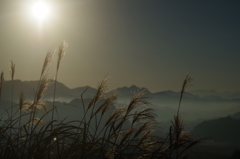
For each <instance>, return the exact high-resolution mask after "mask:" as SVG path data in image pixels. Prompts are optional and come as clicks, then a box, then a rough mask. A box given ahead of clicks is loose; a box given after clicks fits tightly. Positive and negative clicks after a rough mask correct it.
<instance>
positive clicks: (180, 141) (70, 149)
mask: <svg viewBox="0 0 240 159" xmlns="http://www.w3.org/2000/svg"><path fill="white" fill-rule="evenodd" d="M66 48H67V43H66V42H63V43H62V44H61V45H60V48H59V52H58V59H57V69H56V75H55V80H54V96H53V105H52V108H51V109H49V107H48V106H47V104H46V103H45V102H44V101H41V99H42V97H43V96H44V95H45V92H46V90H47V89H48V87H49V85H50V84H52V83H51V82H50V81H51V80H50V79H49V78H48V71H47V70H48V67H49V65H50V64H51V63H52V62H53V59H54V58H53V55H54V51H52V50H51V51H49V52H48V53H47V55H46V58H45V60H44V64H43V67H42V71H41V74H40V79H39V83H38V86H37V88H36V92H35V95H34V99H33V101H25V98H26V97H25V95H24V91H21V92H20V93H19V103H18V109H17V111H15V112H13V110H14V109H13V104H11V107H10V108H8V109H5V111H6V112H5V113H7V114H9V118H8V119H7V120H3V121H1V125H0V158H29V159H30V158H31V159H32V158H34V159H38V158H39V159H43V158H71V159H72V158H109V159H113V158H163V159H165V158H166V159H169V158H184V157H186V151H187V150H189V149H190V148H191V147H192V146H194V145H195V144H198V143H199V142H200V140H193V139H192V138H191V133H190V132H184V123H183V120H182V118H181V116H180V113H179V110H180V104H181V100H182V95H183V93H184V91H185V89H186V86H187V85H188V84H189V82H190V81H191V77H190V75H187V76H186V78H185V79H184V82H183V86H182V90H181V96H180V101H179V107H178V111H177V115H176V116H174V119H173V121H172V126H171V127H170V129H169V133H168V135H167V136H166V138H165V139H164V140H159V139H158V138H157V122H156V120H155V116H156V115H155V114H154V110H153V109H152V108H151V107H150V102H149V98H148V97H146V96H145V91H144V90H143V91H137V92H135V94H134V96H133V97H132V99H131V100H130V101H129V104H128V105H126V106H122V107H119V108H117V109H116V110H114V111H113V112H112V114H111V115H110V116H109V117H108V118H107V120H104V117H105V115H106V114H107V112H108V111H110V110H111V109H110V108H111V107H113V106H114V104H115V103H116V102H117V99H118V97H119V94H118V92H116V91H115V92H112V93H111V94H107V90H108V79H107V78H105V79H103V80H102V81H101V82H100V83H99V85H98V88H97V91H96V93H95V95H94V96H93V97H92V99H91V101H90V102H89V104H88V105H86V103H84V100H83V95H84V93H85V91H87V90H85V91H84V92H83V93H82V94H81V99H82V100H81V101H82V102H81V103H79V105H81V106H82V108H83V110H82V112H84V113H83V114H84V115H83V116H79V119H78V120H76V121H70V122H65V120H62V121H59V120H55V115H54V112H55V111H57V108H56V106H55V94H56V82H57V76H58V71H59V66H60V63H61V61H62V59H63V56H64V55H65V52H66ZM14 72H15V65H14V64H13V63H12V62H11V65H10V73H11V79H12V81H13V77H14ZM3 81H4V78H3V73H1V78H0V97H1V88H2V85H3ZM12 87H13V85H12ZM12 93H13V92H12ZM0 99H1V98H0ZM100 101H103V102H100ZM140 108H141V109H140ZM9 110H10V113H9ZM66 111H67V108H66ZM46 116H51V121H44V119H45V117H46ZM105 118H106V117H105ZM26 121H27V122H26Z"/></svg>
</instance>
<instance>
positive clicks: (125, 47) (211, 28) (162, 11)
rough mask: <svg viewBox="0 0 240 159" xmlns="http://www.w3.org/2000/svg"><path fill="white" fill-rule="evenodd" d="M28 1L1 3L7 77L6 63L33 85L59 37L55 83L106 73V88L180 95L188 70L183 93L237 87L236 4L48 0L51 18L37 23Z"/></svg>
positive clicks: (239, 5) (239, 28)
mask: <svg viewBox="0 0 240 159" xmlns="http://www.w3.org/2000/svg"><path fill="white" fill-rule="evenodd" d="M35 1H36V0H35ZM32 2H34V0H0V47H1V53H0V55H1V57H0V70H2V71H4V73H5V78H6V80H9V79H10V75H9V69H8V66H9V62H10V61H11V60H13V62H14V63H15V64H16V74H15V79H21V80H37V79H38V78H39V75H40V70H41V68H42V63H43V60H44V57H45V55H46V53H47V51H48V50H49V49H50V48H51V47H54V48H58V45H59V44H60V43H61V42H62V41H63V40H66V41H67V42H68V44H69V47H68V50H67V54H66V56H65V57H64V59H63V61H62V64H61V66H60V71H59V77H58V79H59V81H60V82H63V83H64V84H65V85H66V86H68V87H70V88H74V87H78V86H85V85H90V86H92V87H96V86H97V83H98V82H99V81H101V79H103V78H104V77H105V76H106V75H109V76H110V77H111V78H110V82H111V85H110V86H111V88H117V87H122V86H131V85H132V84H135V85H137V86H139V87H146V88H148V89H149V90H150V91H152V92H156V91H162V90H174V91H179V90H180V87H181V84H182V81H183V78H184V76H185V74H186V73H187V72H190V73H191V74H192V76H193V78H194V81H193V87H191V88H190V89H189V90H196V89H208V90H209V89H215V90H218V91H239V90H240V1H239V0H224V1H223V0H194V1H193V0H181V1H179V0H173V1H169V0H141V1H140V0H131V1H130V0H97V1H96V0H48V2H49V3H50V4H51V5H52V15H51V17H48V18H46V20H45V21H44V22H43V23H42V25H41V26H40V25H39V23H38V21H37V20H36V19H33V18H32V16H31V15H30V12H29V10H30V9H29V6H30V4H31V3H32ZM55 67H56V66H55V64H54V65H52V68H53V69H54V68H55ZM51 75H52V76H53V75H54V74H51Z"/></svg>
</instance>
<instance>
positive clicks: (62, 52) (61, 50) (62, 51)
mask: <svg viewBox="0 0 240 159" xmlns="http://www.w3.org/2000/svg"><path fill="white" fill-rule="evenodd" d="M67 47H68V43H67V42H66V41H63V42H62V43H61V45H60V46H59V51H58V60H57V71H58V69H59V67H60V63H61V61H62V59H63V57H64V55H65V54H66V51H67Z"/></svg>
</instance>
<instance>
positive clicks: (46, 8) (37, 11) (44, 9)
mask: <svg viewBox="0 0 240 159" xmlns="http://www.w3.org/2000/svg"><path fill="white" fill-rule="evenodd" d="M50 14H51V8H50V5H49V4H48V3H47V2H46V1H43V0H38V1H36V2H35V3H33V4H32V5H31V15H32V16H33V17H34V18H35V19H36V20H38V21H39V22H43V21H44V20H46V19H47V18H48V17H49V16H50Z"/></svg>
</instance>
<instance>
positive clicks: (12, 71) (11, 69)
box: [9, 61, 15, 80]
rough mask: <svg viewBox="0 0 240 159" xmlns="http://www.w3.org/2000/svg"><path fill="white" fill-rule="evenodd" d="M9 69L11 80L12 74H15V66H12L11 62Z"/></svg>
mask: <svg viewBox="0 0 240 159" xmlns="http://www.w3.org/2000/svg"><path fill="white" fill-rule="evenodd" d="M9 68H10V75H11V79H12V80H13V78H14V74H15V64H13V62H12V61H11V62H10V65H9Z"/></svg>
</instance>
